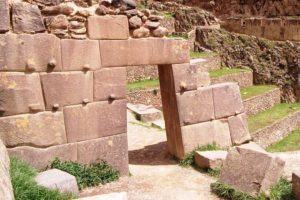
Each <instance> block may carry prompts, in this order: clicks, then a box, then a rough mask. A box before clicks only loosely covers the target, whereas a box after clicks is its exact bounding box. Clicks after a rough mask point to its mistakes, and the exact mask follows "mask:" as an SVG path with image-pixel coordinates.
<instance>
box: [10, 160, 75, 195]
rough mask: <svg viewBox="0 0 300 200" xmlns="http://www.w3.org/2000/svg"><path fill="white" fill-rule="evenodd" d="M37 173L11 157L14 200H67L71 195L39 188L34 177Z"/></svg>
mask: <svg viewBox="0 0 300 200" xmlns="http://www.w3.org/2000/svg"><path fill="white" fill-rule="evenodd" d="M36 175H37V171H35V169H33V168H32V167H30V166H29V165H28V164H26V163H25V162H23V161H20V160H18V159H17V158H14V157H12V158H11V160H10V176H11V181H12V186H13V190H14V196H15V199H16V200H67V199H72V198H73V196H72V195H71V194H64V193H60V192H59V191H58V190H50V189H47V188H45V187H42V186H39V185H38V184H37V183H36V181H35V180H34V177H35V176H36Z"/></svg>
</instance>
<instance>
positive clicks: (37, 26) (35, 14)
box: [12, 1, 45, 33]
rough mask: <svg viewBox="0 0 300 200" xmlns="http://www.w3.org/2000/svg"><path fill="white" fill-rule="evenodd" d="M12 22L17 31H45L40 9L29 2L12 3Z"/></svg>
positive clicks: (14, 29)
mask: <svg viewBox="0 0 300 200" xmlns="http://www.w3.org/2000/svg"><path fill="white" fill-rule="evenodd" d="M12 24H13V31H14V32H16V33H22V32H23V33H38V32H42V31H45V25H44V23H43V19H42V15H41V11H40V9H39V8H38V7H37V6H36V5H32V4H30V3H27V2H17V1H16V2H13V3H12Z"/></svg>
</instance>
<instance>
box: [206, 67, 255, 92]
mask: <svg viewBox="0 0 300 200" xmlns="http://www.w3.org/2000/svg"><path fill="white" fill-rule="evenodd" d="M209 74H210V78H211V84H217V83H224V82H237V83H238V85H239V86H240V88H244V87H250V86H252V85H253V72H252V70H251V69H238V68H222V69H215V70H210V71H209Z"/></svg>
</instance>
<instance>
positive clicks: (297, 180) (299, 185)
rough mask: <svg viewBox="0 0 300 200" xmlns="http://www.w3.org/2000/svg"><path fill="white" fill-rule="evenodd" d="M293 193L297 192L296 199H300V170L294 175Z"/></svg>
mask: <svg viewBox="0 0 300 200" xmlns="http://www.w3.org/2000/svg"><path fill="white" fill-rule="evenodd" d="M292 183H293V186H292V187H293V193H294V194H295V197H296V200H300V172H299V170H298V171H295V172H293V175H292Z"/></svg>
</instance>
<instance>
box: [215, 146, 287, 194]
mask: <svg viewBox="0 0 300 200" xmlns="http://www.w3.org/2000/svg"><path fill="white" fill-rule="evenodd" d="M284 165H285V162H284V161H283V160H281V159H280V158H279V157H276V156H274V155H272V154H270V153H268V152H266V151H265V150H264V149H262V148H261V147H260V146H258V145H257V144H255V143H253V142H250V143H248V144H244V145H241V146H237V147H234V148H232V149H231V150H230V151H229V152H228V156H227V157H226V160H225V161H224V163H223V167H222V170H221V176H220V179H219V181H220V182H221V183H223V184H225V185H229V186H231V187H233V188H235V189H236V190H238V191H241V192H244V193H247V194H249V195H251V196H257V195H258V194H259V193H261V192H266V191H267V190H269V189H270V187H272V186H273V185H275V184H276V183H277V182H278V181H279V179H280V177H281V176H282V174H283V169H284Z"/></svg>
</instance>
